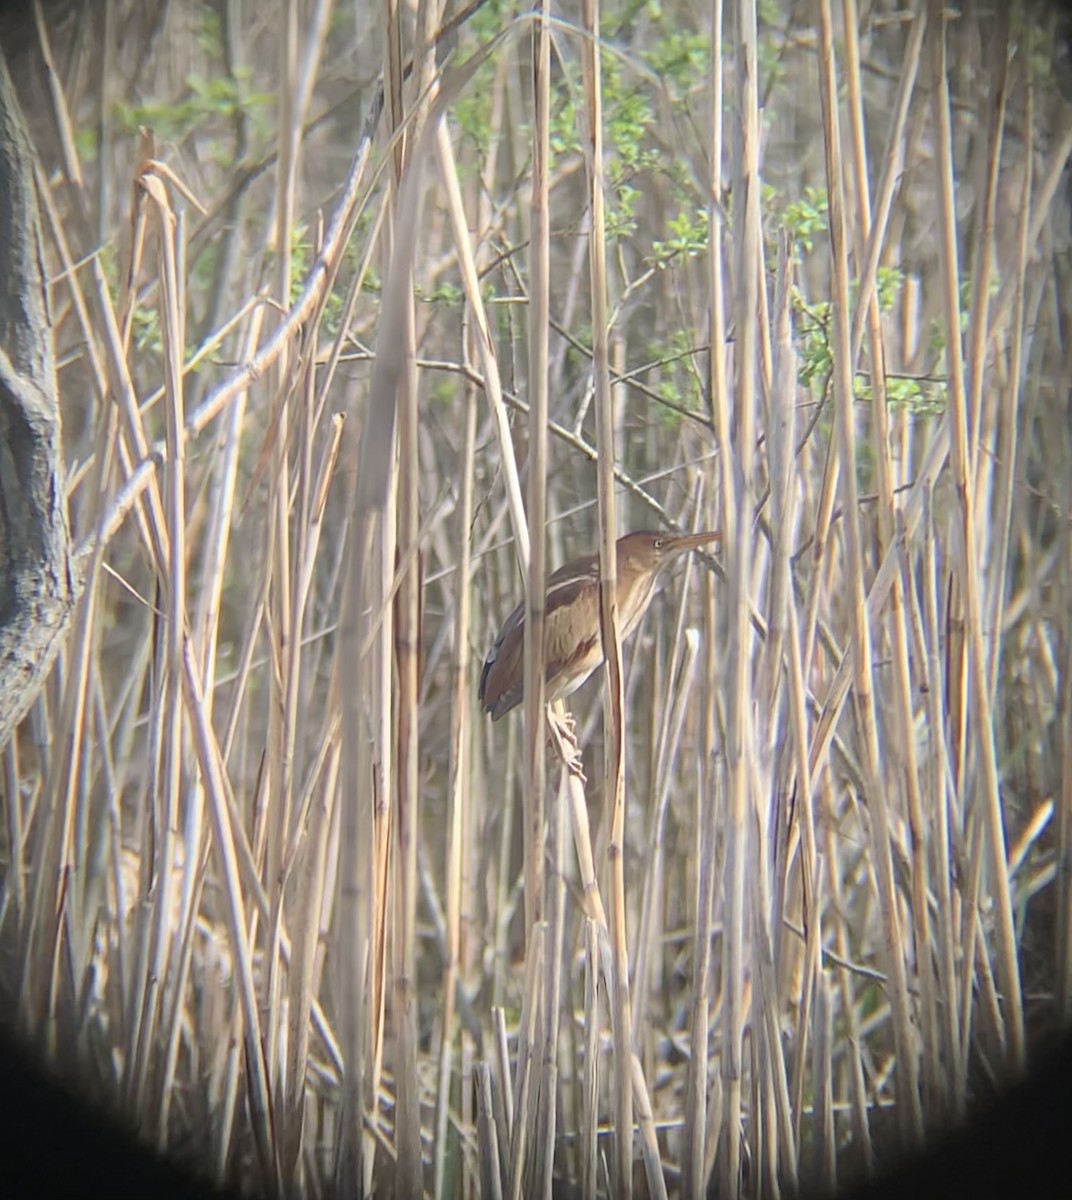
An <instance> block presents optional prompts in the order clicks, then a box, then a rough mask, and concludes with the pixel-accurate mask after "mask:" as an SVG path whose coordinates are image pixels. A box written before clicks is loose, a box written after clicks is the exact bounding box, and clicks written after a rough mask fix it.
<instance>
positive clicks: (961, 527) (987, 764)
mask: <svg viewBox="0 0 1072 1200" xmlns="http://www.w3.org/2000/svg"><path fill="white" fill-rule="evenodd" d="M932 10H933V11H932V14H931V16H932V30H931V37H932V39H933V66H934V80H935V92H934V106H935V123H936V126H937V134H938V141H937V150H936V163H937V168H938V184H939V196H940V205H939V215H940V230H941V236H940V238H939V241H940V249H941V254H942V265H943V271H942V283H943V300H944V305H945V320H946V328H947V330H948V331H949V335H948V347H947V353H948V355H949V417H950V423H951V426H952V430H951V432H952V438H951V460H952V470H953V478H954V483H955V487H956V492H957V502H958V508H959V517H960V521H959V524H958V538H957V560H958V566H959V568H960V576H961V579H960V582H961V587H962V589H963V594H964V604H965V624H966V636H967V642H968V645H967V658H968V664H967V670H968V673H969V686H970V690H971V700H972V705H971V716H972V717H973V718H974V722H975V729H974V734H975V736H974V738H973V749H974V755H975V758H976V765H977V769H978V770H979V772H980V774H981V780H980V782H981V788H982V799H981V802H980V803H981V805H982V813H981V814H978V808H976V809H975V810H974V811H975V813H976V814H977V817H976V820H977V822H978V825H979V828H980V829H982V828H984V827H985V830H986V841H987V848H988V850H989V866H990V875H991V878H990V886H991V888H993V891H994V906H995V919H996V924H997V950H998V967H999V973H1000V978H1001V987H1002V992H1003V995H1004V1002H1005V1012H1004V1018H1005V1026H1006V1032H1007V1035H1008V1058H1009V1065H1010V1066H1011V1067H1012V1069H1013V1070H1015V1071H1019V1070H1021V1069H1022V1068H1023V1064H1024V1054H1025V1048H1024V1015H1023V999H1022V995H1021V989H1020V968H1019V963H1018V961H1017V955H1016V933H1015V929H1014V928H1013V920H1012V897H1011V894H1010V889H1009V880H1008V875H1007V864H1006V861H1005V831H1004V821H1003V816H1002V810H1001V797H1000V785H999V780H998V765H997V752H996V747H995V745H994V731H993V724H992V722H991V717H990V702H989V694H988V689H987V659H986V651H985V648H984V645H983V629H982V598H981V597H980V595H979V552H978V546H977V534H976V524H975V511H976V504H977V498H976V496H975V493H974V488H973V482H974V481H973V479H972V478H971V474H970V473H971V457H970V449H971V448H970V443H969V440H968V426H967V422H968V412H967V397H966V395H965V390H964V365H963V360H962V355H961V343H960V335H959V322H960V316H959V312H960V309H959V301H958V294H957V292H958V279H959V270H958V259H957V248H956V234H955V231H956V215H955V212H954V207H953V163H952V133H951V130H950V124H949V85H948V79H947V76H946V51H945V25H944V21H943V16H942V12H941V9H940V7H937V8H935V6H934V5H932ZM984 290H985V289H984ZM975 861H978V859H976V860H975ZM967 901H968V906H969V908H970V909H971V910H972V913H971V914H970V915H969V921H974V909H975V905H976V903H977V900H976V893H975V889H974V887H973V888H972V889H971V891H969V893H968V896H967ZM971 941H972V939H968V942H967V944H968V945H969V946H970V945H971Z"/></svg>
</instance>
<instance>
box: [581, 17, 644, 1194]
mask: <svg viewBox="0 0 1072 1200" xmlns="http://www.w3.org/2000/svg"><path fill="white" fill-rule="evenodd" d="M581 16H582V22H583V28H584V32H585V35H586V36H585V40H584V43H583V45H582V48H581V58H582V66H583V74H584V98H585V112H586V116H587V122H586V131H585V132H586V135H587V137H586V154H585V163H586V167H587V175H588V196H589V204H590V209H591V214H592V216H591V229H590V231H589V235H588V272H589V288H590V295H591V311H592V370H593V385H594V389H595V410H596V444H597V448H598V450H599V459H598V462H597V468H598V474H597V479H598V485H597V495H598V500H599V503H598V509H597V513H598V520H599V625H600V637H601V639H602V643H603V657H604V664H605V670H604V680H605V686H604V693H603V695H604V701H603V756H604V767H603V785H604V799H605V803H606V805H607V807H608V810H609V812H610V814H611V832H610V842H609V844H608V848H607V857H608V860H609V863H610V874H611V880H610V893H611V895H610V908H611V913H610V933H611V948H612V959H613V964H614V967H613V975H612V977H611V979H612V982H611V988H610V997H611V1004H610V1009H611V1025H612V1029H613V1035H614V1070H615V1075H614V1128H615V1155H614V1174H613V1180H614V1189H615V1192H616V1194H617V1195H619V1196H622V1197H624V1200H629V1198H630V1197H631V1196H632V1194H633V1038H632V1029H633V1022H632V1018H631V1013H630V1003H631V1001H630V994H629V950H628V934H627V930H626V911H625V910H626V892H625V860H624V855H625V745H624V742H625V719H624V713H623V711H622V709H623V703H624V692H623V686H622V648H621V637H620V626H619V622H618V605H617V566H616V552H615V543H616V540H617V521H616V518H615V496H614V415H613V411H612V405H611V390H610V370H609V358H608V347H607V335H608V322H607V259H606V242H605V226H604V221H605V218H604V195H603V191H604V179H603V170H604V165H603V109H602V85H601V75H600V41H599V27H600V15H599V3H598V0H585V2H584V4H583V6H582V14H581Z"/></svg>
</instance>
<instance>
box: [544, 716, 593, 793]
mask: <svg viewBox="0 0 1072 1200" xmlns="http://www.w3.org/2000/svg"><path fill="white" fill-rule="evenodd" d="M547 720H548V724H549V725H550V727H551V738H552V741H555V742H557V744H558V752H559V755H560V756H561V758H562V762H563V764H564V765H565V767H566V770H567V771H569V773H570V774H571V775H572V776H574V778H576V779H578V780H580V782H581V786H582V787H583V786H584V785H585V784H586V783H587V782H588V780H587V778H586V777H585V774H584V755H583V754H582V753H581V748H580V746H579V745H578V743H577V722H576V721H575V720H574V719H573V715H572V713H568V712H566V713H563V714H562V715H561V716H559V715H557V714H554V713H552V712H550V711H548V714H547Z"/></svg>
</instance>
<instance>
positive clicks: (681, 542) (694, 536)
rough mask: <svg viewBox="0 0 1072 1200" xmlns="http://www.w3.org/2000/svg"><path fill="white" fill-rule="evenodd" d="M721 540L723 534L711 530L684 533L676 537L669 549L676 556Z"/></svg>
mask: <svg viewBox="0 0 1072 1200" xmlns="http://www.w3.org/2000/svg"><path fill="white" fill-rule="evenodd" d="M721 541H722V534H721V533H715V532H713V531H711V530H704V531H703V532H702V533H683V534H682V535H681V536H680V537H676V538H674V540H673V541H672V542H671V543H670V545H669V547H668V549H669V551H670V554H671V555H673V556H675V557H676V556H677V555H679V554H687V553H688V552H689V551H690V550H697V549H699V547H700V546H707V545H710V543H711V542H721Z"/></svg>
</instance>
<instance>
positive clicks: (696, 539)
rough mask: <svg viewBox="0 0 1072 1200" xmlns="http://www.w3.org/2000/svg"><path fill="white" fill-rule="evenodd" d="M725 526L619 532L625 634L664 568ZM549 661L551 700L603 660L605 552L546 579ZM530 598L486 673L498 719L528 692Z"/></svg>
mask: <svg viewBox="0 0 1072 1200" xmlns="http://www.w3.org/2000/svg"><path fill="white" fill-rule="evenodd" d="M720 539H721V534H718V533H710V532H705V533H689V534H682V535H677V534H671V533H655V532H651V531H650V530H641V531H639V532H637V533H627V534H626V535H625V537H621V538H619V539H618V542H617V545H616V547H615V548H616V550H617V568H618V570H617V586H618V615H619V620H620V622H621V636H622V640H623V641H624V640H625V639H626V638H627V637H628V636H629V635H630V634H631V633H632V632H633V630H634V629H636V627H637V625H639V624H640V619H641V617H643V615H644V613H645V612H646V611H647V608H648V605H649V604H650V603H651V599H652V596H654V595H655V585H656V583H657V581H658V578H659V575H660V572H661V571H662V568H663V567H665V566H666V565H667V564H668V563H670V562H673V561H674V559H676V558H678V557H679V556H680V555H682V554H685V553H687V552H688V551H689V550H695V549H696V548H697V547H698V546H705V545H707V544H708V543H710V542H714V541H719V540H720ZM545 613H546V615H545V617H544V638H543V653H544V668H545V676H544V677H545V679H546V680H547V701H548V703H550V702H551V701H553V700H561V699H562V698H563V697H565V696H568V695H570V694H571V693H572V692H574V691H576V690H577V688H579V687H580V686H581V684H582V683H584V681H585V680H586V679H587V678H588V676H589V675H591V673H592V672H593V671H594V670H595V669H596V667H598V666H599V665H600V663H602V661H603V642H602V639H601V638H600V634H599V555H598V554H588V555H585V556H584V557H583V558H578V559H575V560H574V561H573V562H570V563H567V564H566V565H565V566H564V567H559V569H558V570H557V571H555V572H554V574H552V575H551V576H550V578H549V579H548V580H547V602H546V605H545ZM524 652H525V606H524V604H523V603H522V604H519V605H518V606H517V608H515V609H514V611H513V612H512V613H511V614H510V615H509V616H508V617H507V618H506V623H505V624H504V625H503V627H502V629H501V630H500V632H499V636H498V637H497V638H496V639H495V644H494V645H493V646H492V648H491V653H490V654H489V655H488V657H487V661H486V662H485V663H484V669H483V671H482V672H481V673H480V690H479V698H480V706H481V708H483V710H484V711H485V712H488V713H491V719H492V720H493V721H497V720H498V719H499V718H500V717H501V716H502V715H503V714H504V713H508V712H509V711H510V710H511V709H512V708H516V707H517V706H518V705H519V704H520V703H521V700H522V697H523V695H524V675H525V667H524Z"/></svg>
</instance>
